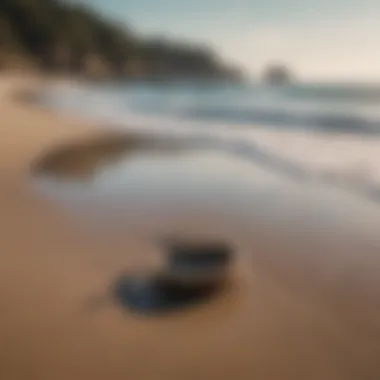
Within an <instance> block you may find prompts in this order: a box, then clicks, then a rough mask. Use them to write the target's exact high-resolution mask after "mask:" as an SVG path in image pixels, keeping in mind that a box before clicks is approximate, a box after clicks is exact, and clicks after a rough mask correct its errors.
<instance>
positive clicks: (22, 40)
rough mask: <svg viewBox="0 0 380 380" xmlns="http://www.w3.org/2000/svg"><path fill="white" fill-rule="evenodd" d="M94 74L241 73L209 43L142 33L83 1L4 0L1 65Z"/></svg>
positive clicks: (1, 5)
mask: <svg viewBox="0 0 380 380" xmlns="http://www.w3.org/2000/svg"><path fill="white" fill-rule="evenodd" d="M17 63H18V64H21V65H24V66H26V67H34V68H37V69H43V70H46V71H51V72H71V73H77V74H85V75H94V76H102V75H104V76H126V77H128V76H130V77H139V76H142V77H162V76H200V77H228V76H231V77H233V76H237V74H238V71H237V70H235V69H233V68H230V67H228V66H227V65H226V64H224V63H223V62H221V60H220V59H219V58H218V56H217V55H216V54H215V53H214V52H213V51H211V50H210V49H208V48H206V47H204V46H198V45H191V44H185V43H179V42H176V43H175V42H170V41H165V40H160V39H153V40H152V39H149V40H148V39H142V38H139V37H137V36H136V35H135V33H134V32H133V31H132V30H130V29H128V28H127V27H126V26H125V25H124V24H123V25H119V24H117V23H116V22H115V21H110V20H107V19H105V18H103V17H102V16H101V15H100V14H98V13H96V12H95V11H94V10H91V9H89V8H87V7H85V6H84V5H81V4H77V3H76V4H71V3H67V2H66V3H65V2H62V1H59V0H0V67H1V66H12V65H15V64H17Z"/></svg>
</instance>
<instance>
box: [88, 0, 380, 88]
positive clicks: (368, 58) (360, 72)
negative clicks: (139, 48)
mask: <svg viewBox="0 0 380 380" xmlns="http://www.w3.org/2000/svg"><path fill="white" fill-rule="evenodd" d="M84 1H86V2H87V4H91V6H93V7H95V8H96V9H98V10H101V11H103V12H104V13H106V14H108V15H109V16H111V17H115V18H117V19H118V20H121V21H125V22H126V23H127V24H128V25H131V26H132V27H133V28H134V29H135V30H137V31H139V32H141V33H143V34H144V35H155V34H158V35H160V36H168V37H174V38H184V39H187V40H192V41H195V42H202V43H206V44H209V45H210V46H211V47H213V48H214V49H215V50H216V51H217V52H218V53H219V54H220V55H221V56H222V57H223V58H225V59H227V60H230V61H232V62H236V63H238V64H239V65H240V66H242V67H243V68H244V69H245V70H247V71H248V72H249V73H252V74H253V75H254V74H257V73H259V72H260V70H261V69H262V67H263V66H264V65H265V64H266V63H269V62H273V61H276V62H277V61H279V62H282V63H286V64H288V65H289V66H290V67H291V68H293V69H294V71H295V73H296V74H297V75H298V76H299V77H301V78H304V79H308V80H323V79H326V80H331V79H336V80H350V81H351V80H353V81H360V80H364V81H368V80H369V81H371V80H376V81H380V0H345V1H343V0H186V1H182V0H84Z"/></svg>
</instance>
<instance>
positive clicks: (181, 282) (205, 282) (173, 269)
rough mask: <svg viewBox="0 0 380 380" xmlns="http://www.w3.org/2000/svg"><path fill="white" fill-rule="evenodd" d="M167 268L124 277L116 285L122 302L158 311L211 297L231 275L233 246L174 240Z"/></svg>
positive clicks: (133, 307) (140, 310) (145, 310)
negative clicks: (147, 274)
mask: <svg viewBox="0 0 380 380" xmlns="http://www.w3.org/2000/svg"><path fill="white" fill-rule="evenodd" d="M166 250H167V251H168V253H167V254H168V258H167V267H166V268H164V270H163V271H161V272H159V273H154V274H152V275H150V276H144V277H135V276H122V277H120V278H119V280H118V281H117V282H116V284H115V286H114V291H113V293H114V296H115V297H116V299H117V300H118V302H119V303H120V304H121V305H122V306H124V307H126V308H129V309H131V310H133V311H134V312H138V313H143V314H156V313H160V312H166V311H171V310H176V309H181V308H184V307H187V306H190V305H194V304H198V303H200V302H202V301H206V300H208V299H209V298H210V297H212V296H213V295H214V294H215V293H217V292H218V291H220V290H222V289H223V287H224V285H225V284H226V280H227V278H228V272H229V270H230V266H231V261H232V249H231V248H230V247H229V246H227V245H225V244H221V243H184V242H173V241H172V242H170V244H168V246H167V247H166Z"/></svg>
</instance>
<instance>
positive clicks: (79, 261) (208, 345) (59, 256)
mask: <svg viewBox="0 0 380 380" xmlns="http://www.w3.org/2000/svg"><path fill="white" fill-rule="evenodd" d="M36 85H37V86H39V85H41V84H40V83H39V80H37V79H31V78H18V77H10V76H8V77H2V78H0V115H1V118H0V135H1V138H0V210H1V214H0V227H1V238H0V310H1V312H0V379H4V380H24V379H25V380H33V379H35V380H45V379H46V380H50V379H56V380H61V379H62V380H66V379H70V380H76V379H78V380H79V379H80V380H85V379H91V380H97V379H115V380H116V379H123V380H125V379H165V380H172V379H173V380H177V379H183V380H185V379H220V380H222V379H234V378H235V379H268V380H269V379H270V380H272V379H273V380H274V379H276V380H277V379H283V380H286V379H289V380H290V379H292V380H293V379H308V380H313V379H324V380H327V379H334V380H338V379H345V380H349V379H379V378H380V318H379V317H380V308H379V301H378V300H379V297H378V296H379V295H380V292H379V290H380V279H378V278H376V277H377V276H376V275H377V274H378V273H379V272H378V269H379V268H380V265H379V261H380V260H379V258H378V257H377V256H378V252H379V251H378V249H377V248H376V247H380V245H379V244H378V241H377V240H376V233H374V235H373V239H371V235H370V234H369V233H368V234H365V236H364V235H363V238H362V240H360V239H359V238H358V240H357V241H356V243H355V242H354V241H351V240H352V239H353V238H351V237H350V236H347V238H346V242H340V243H339V245H338V246H337V247H336V251H332V250H331V247H330V246H329V249H330V250H327V249H325V247H324V245H323V242H318V241H315V242H314V243H311V242H305V243H302V244H301V243H299V244H298V243H297V241H290V242H289V244H286V243H285V242H287V241H288V240H287V239H288V238H287V237H279V238H278V239H273V238H272V239H271V238H267V239H266V238H265V236H266V235H265V233H263V231H260V230H259V229H257V230H255V228H254V226H252V225H248V226H244V225H242V227H241V228H239V229H237V230H236V231H232V232H231V233H230V234H231V238H233V239H234V240H235V241H236V242H237V244H238V248H239V249H238V252H237V255H238V256H237V262H236V265H235V268H234V275H233V278H232V279H231V284H230V286H229V287H228V288H227V289H226V290H225V291H224V293H223V294H220V295H219V296H217V297H215V299H213V300H210V301H209V302H208V303H205V304H203V305H199V306H197V307H193V308H189V309H187V310H184V311H180V312H178V313H173V314H169V315H166V316H159V317H141V316H137V315H134V314H132V313H130V312H129V311H127V310H124V309H123V308H121V307H120V306H119V305H118V304H117V303H116V302H114V301H113V300H112V298H111V297H109V296H108V290H109V289H110V287H111V286H112V284H113V283H114V281H115V280H116V279H117V278H118V276H120V275H121V274H122V273H123V271H125V270H134V269H137V268H139V267H140V266H141V265H143V264H145V263H146V262H151V263H154V260H155V257H156V253H157V252H156V251H155V250H156V248H155V246H154V245H153V244H152V242H151V241H150V240H149V239H144V237H143V236H140V235H139V236H137V235H134V234H133V233H132V232H128V231H124V232H123V234H121V235H120V236H119V235H118V236H113V237H112V239H111V238H107V236H103V237H96V238H95V237H94V238H93V239H92V238H91V236H90V235H88V234H83V235H82V234H81V233H80V231H79V230H78V229H77V228H76V224H75V223H74V220H73V219H72V217H71V216H70V215H69V214H67V213H65V212H64V210H62V208H59V207H57V206H56V205H55V204H54V202H52V201H48V200H46V199H44V198H43V197H41V196H39V195H38V194H36V193H35V192H33V191H31V189H30V186H29V176H30V166H31V164H32V163H33V162H34V160H35V159H36V158H38V157H40V156H41V154H43V152H45V151H48V150H51V149H52V148H53V147H55V146H57V147H59V146H61V145H62V144H64V143H67V142H70V141H79V140H81V139H82V140H84V141H85V140H86V139H88V138H92V137H93V136H97V135H99V134H101V133H103V132H101V131H100V130H99V129H97V128H95V126H93V125H91V124H90V123H86V122H83V121H81V120H77V119H74V118H72V117H69V116H62V115H57V114H56V113H55V112H53V111H50V110H46V109H42V108H39V107H37V106H36V105H33V104H31V103H28V102H20V101H16V100H15V99H14V97H12V96H10V94H11V93H14V91H15V90H18V89H25V87H28V86H31V87H35V86H36ZM363 207H364V208H365V206H363ZM368 207H371V208H373V207H372V206H368ZM376 220H377V219H376ZM354 235H355V234H353V235H352V236H354ZM289 239H290V238H289ZM318 244H319V245H318ZM310 247H312V248H313V249H314V251H313V249H310V251H308V252H307V253H308V257H313V259H312V260H310V261H305V259H304V258H302V257H303V256H301V252H303V253H305V249H309V248H310ZM105 252H107V253H108V252H112V255H107V254H105ZM350 252H356V253H357V252H360V256H358V255H356V254H350Z"/></svg>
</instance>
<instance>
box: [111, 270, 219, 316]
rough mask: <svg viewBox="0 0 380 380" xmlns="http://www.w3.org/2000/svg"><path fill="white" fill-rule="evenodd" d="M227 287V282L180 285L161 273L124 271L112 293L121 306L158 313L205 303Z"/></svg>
mask: <svg viewBox="0 0 380 380" xmlns="http://www.w3.org/2000/svg"><path fill="white" fill-rule="evenodd" d="M224 287H225V284H213V285H209V286H200V287H187V286H181V285H179V284H178V283H175V282H171V281H170V280H168V279H167V278H165V276H164V275H159V274H157V275H153V276H149V277H138V276H132V275H131V276H128V275H123V276H121V277H119V278H118V279H117V280H116V281H115V283H114V284H113V286H112V288H111V294H112V296H113V297H114V299H115V300H116V301H117V303H118V304H119V305H120V306H122V307H123V308H126V309H128V310H130V311H132V312H133V313H137V314H142V315H157V314H161V313H167V312H173V311H178V310H182V309H184V308H188V307H191V306H195V305H199V304H202V303H205V302H207V301H209V300H210V299H212V298H213V297H214V296H215V295H217V294H218V293H221V291H222V290H223V288H224Z"/></svg>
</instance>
